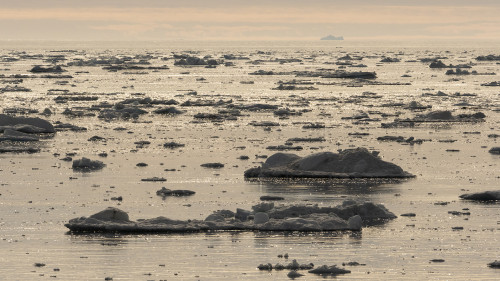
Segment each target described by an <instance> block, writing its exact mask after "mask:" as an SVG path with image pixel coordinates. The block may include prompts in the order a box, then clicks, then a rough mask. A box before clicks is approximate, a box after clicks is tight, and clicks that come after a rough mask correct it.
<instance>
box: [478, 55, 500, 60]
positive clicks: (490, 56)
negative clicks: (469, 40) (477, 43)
mask: <svg viewBox="0 0 500 281" xmlns="http://www.w3.org/2000/svg"><path fill="white" fill-rule="evenodd" d="M476 60H478V61H500V55H486V56H478V57H476Z"/></svg>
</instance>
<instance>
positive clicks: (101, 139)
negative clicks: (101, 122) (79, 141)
mask: <svg viewBox="0 0 500 281" xmlns="http://www.w3.org/2000/svg"><path fill="white" fill-rule="evenodd" d="M105 140H106V138H103V137H100V136H93V137H90V138H89V139H88V141H105Z"/></svg>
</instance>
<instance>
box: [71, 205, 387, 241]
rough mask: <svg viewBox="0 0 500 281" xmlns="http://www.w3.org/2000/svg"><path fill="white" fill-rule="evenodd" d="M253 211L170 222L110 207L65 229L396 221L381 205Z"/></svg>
mask: <svg viewBox="0 0 500 281" xmlns="http://www.w3.org/2000/svg"><path fill="white" fill-rule="evenodd" d="M253 209H254V211H246V210H243V209H238V210H237V211H236V213H234V212H232V211H230V210H220V211H216V212H214V213H213V214H211V215H209V216H208V217H207V218H206V219H205V220H174V219H169V218H166V217H157V218H152V219H140V220H137V221H131V220H129V215H128V214H127V213H126V212H124V211H122V210H120V209H118V208H114V207H110V208H107V209H105V210H103V211H101V212H98V213H96V214H94V215H91V216H90V217H80V218H74V219H71V220H69V222H68V223H67V224H65V226H66V227H67V228H69V229H70V230H71V231H74V232H89V231H90V232H93V231H96V232H138V233H150V232H193V231H229V230H241V231H336V230H354V231H358V230H361V228H362V224H371V223H375V222H376V221H377V222H381V221H386V220H390V219H394V218H396V216H395V215H394V214H393V213H391V212H390V211H388V210H387V209H386V208H385V207H384V206H383V205H380V204H374V203H371V202H366V203H353V202H347V201H346V202H345V204H343V205H342V206H337V207H319V206H317V205H314V206H303V205H293V206H278V207H275V206H274V204H273V203H261V204H259V205H256V206H254V207H253Z"/></svg>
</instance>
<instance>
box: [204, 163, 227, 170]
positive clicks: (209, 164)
mask: <svg viewBox="0 0 500 281" xmlns="http://www.w3.org/2000/svg"><path fill="white" fill-rule="evenodd" d="M200 166H202V167H203V168H213V169H219V168H224V164H222V163H205V164H201V165H200Z"/></svg>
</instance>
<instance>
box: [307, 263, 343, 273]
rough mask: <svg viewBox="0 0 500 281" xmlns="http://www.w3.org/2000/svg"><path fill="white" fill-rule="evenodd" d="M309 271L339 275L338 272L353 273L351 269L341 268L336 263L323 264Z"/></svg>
mask: <svg viewBox="0 0 500 281" xmlns="http://www.w3.org/2000/svg"><path fill="white" fill-rule="evenodd" d="M308 272H309V273H314V274H321V275H337V274H346V273H351V271H350V270H347V269H343V268H339V267H337V266H336V265H331V266H328V265H322V266H320V267H317V268H315V269H312V270H309V271H308Z"/></svg>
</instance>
